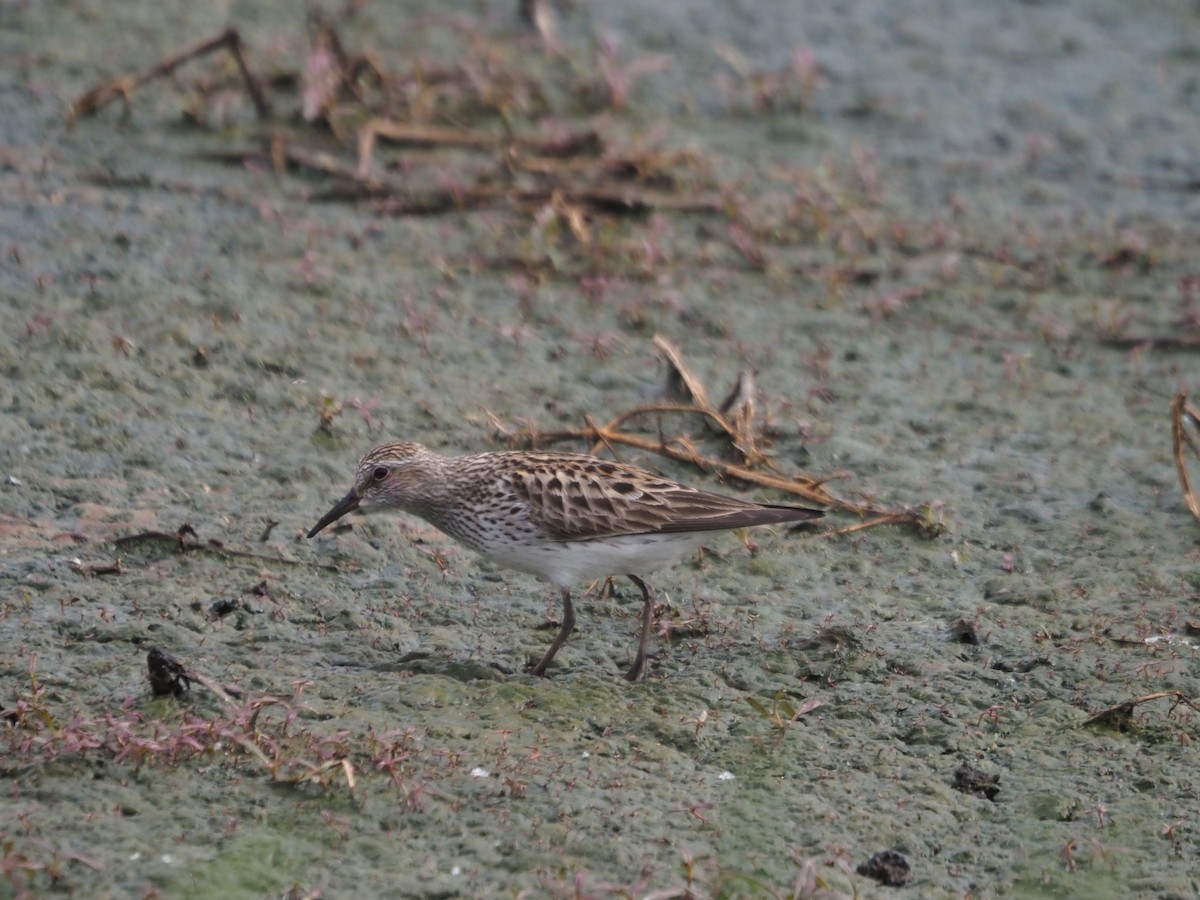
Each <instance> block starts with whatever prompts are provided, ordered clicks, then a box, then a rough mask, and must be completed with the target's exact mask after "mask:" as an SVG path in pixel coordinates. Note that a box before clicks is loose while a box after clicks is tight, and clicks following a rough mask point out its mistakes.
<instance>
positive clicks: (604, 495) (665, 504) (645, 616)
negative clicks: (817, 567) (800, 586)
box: [308, 441, 824, 681]
mask: <svg viewBox="0 0 1200 900" xmlns="http://www.w3.org/2000/svg"><path fill="white" fill-rule="evenodd" d="M356 509H362V510H389V509H395V510H401V511H403V512H406V513H410V514H412V515H415V516H419V517H420V518H422V519H424V520H425V521H427V522H429V523H430V524H431V525H433V526H434V527H436V528H438V529H440V530H441V531H443V532H445V533H446V534H448V535H449V536H450V537H452V538H454V539H455V540H456V541H458V542H459V543H460V544H462V545H464V546H465V547H468V548H469V549H471V550H474V551H475V552H476V553H478V554H480V555H481V556H484V557H486V558H487V559H490V560H492V561H493V562H495V563H497V564H498V565H501V566H504V567H507V568H509V569H516V570H518V571H520V572H530V573H532V574H534V575H538V576H540V577H541V578H543V579H545V580H546V581H548V582H550V583H551V584H553V585H554V586H555V587H557V588H558V589H559V593H560V594H561V596H562V603H563V618H562V624H561V627H560V628H559V630H558V634H557V635H556V636H555V638H554V641H553V643H551V645H550V649H549V650H547V651H546V655H545V656H543V657H542V661H541V662H539V663H538V664H537V665H536V666H534V667H533V668H532V670H531V671H532V672H533V674H535V675H545V674H546V667H547V666H548V665H550V661H551V660H552V659H554V654H555V653H557V652H558V650H559V648H560V647H561V646H562V645H563V644H564V643H565V642H566V640H567V638H568V637H569V636H570V634H571V631H572V630H573V629H574V627H575V609H574V607H573V605H572V603H571V587H572V585H575V584H578V583H579V582H590V581H593V580H595V579H597V578H603V577H607V576H612V575H625V576H627V577H628V578H629V579H630V580H631V581H632V582H633V583H634V584H636V585H637V586H638V588H639V589H640V590H641V592H642V598H643V600H644V605H643V607H642V615H641V627H640V630H639V632H638V649H637V655H636V656H635V657H634V660H633V666H632V667H631V668H630V669H629V672H628V673H627V674H626V675H625V677H626V679H628V680H629V681H637V680H638V679H640V678H641V677H642V674H643V671H644V669H645V665H646V645H647V643H648V641H649V638H650V628H651V619H652V617H653V613H654V606H655V595H654V589H653V588H652V587H651V586H650V585H649V584H647V583H646V581H644V580H643V578H642V575H644V574H646V573H649V572H653V571H654V570H656V569H661V568H663V567H666V566H671V565H674V564H675V563H677V562H679V561H681V560H682V559H684V558H686V557H687V556H689V555H690V554H691V553H693V552H694V551H695V550H696V549H697V548H698V547H699V546H700V544H701V543H702V542H703V541H705V540H706V539H707V538H708V537H709V536H710V534H711V533H712V532H716V531H728V530H731V529H735V528H749V527H752V526H755V525H778V524H788V523H795V522H807V521H811V520H813V519H817V518H820V517H821V516H822V515H824V513H822V512H820V511H819V510H815V509H806V508H805V507H802V506H783V505H778V504H770V503H754V502H752V501H750V500H742V499H738V498H736V497H727V496H724V495H722V494H714V493H710V492H709V491H702V490H698V489H697V488H692V487H687V486H685V485H682V484H679V483H677V482H674V481H671V480H669V479H667V478H663V477H661V476H659V475H655V474H653V473H651V472H647V471H646V470H644V469H639V468H637V467H635V466H630V465H625V464H624V463H619V462H611V461H609V460H605V459H598V458H596V457H593V456H585V455H581V454H577V453H544V452H541V451H535V450H529V451H510V452H494V453H478V454H475V455H473V456H441V455H439V454H437V453H434V452H433V451H431V450H428V449H426V448H425V447H423V446H421V445H420V444H415V443H411V442H407V441H401V442H397V443H390V444H382V445H380V446H378V447H376V448H374V449H373V450H370V451H368V452H367V453H366V454H365V455H364V456H363V458H362V459H361V460H359V463H358V470H357V472H356V474H355V477H354V487H353V488H351V489H350V492H349V493H348V494H346V496H345V497H343V498H342V499H341V500H339V501H338V502H337V503H335V504H334V506H333V508H332V509H330V510H329V512H327V513H325V515H323V516H322V517H321V519H320V521H318V522H317V524H316V525H314V526H313V527H312V530H311V531H309V532H308V536H309V537H310V538H312V537H315V536H316V535H317V533H318V532H320V531H321V530H322V529H323V528H325V527H326V526H327V525H329V524H330V523H332V522H335V521H337V520H338V519H340V518H341V517H342V516H344V515H346V514H347V513H349V512H352V511H354V510H356Z"/></svg>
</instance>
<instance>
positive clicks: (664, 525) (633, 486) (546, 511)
mask: <svg viewBox="0 0 1200 900" xmlns="http://www.w3.org/2000/svg"><path fill="white" fill-rule="evenodd" d="M523 462H524V463H525V465H523V466H522V467H521V470H520V471H519V472H517V473H514V475H513V487H514V488H515V489H516V491H517V493H518V494H519V495H521V497H522V498H523V499H524V500H525V501H526V502H527V503H528V505H529V509H530V514H531V516H532V518H533V520H534V521H535V523H536V524H538V525H539V526H541V527H542V528H545V529H546V530H547V531H548V532H550V533H551V534H553V535H555V536H556V537H559V538H561V539H562V540H586V539H588V538H598V537H609V536H614V535H621V534H653V533H668V532H684V531H721V530H726V529H731V528H745V527H748V526H751V525H770V524H776V523H783V522H801V521H805V520H808V519H816V518H820V517H821V516H822V515H823V513H821V512H820V511H818V510H815V509H805V508H804V507H800V506H775V505H769V504H758V503H751V502H748V501H745V500H739V499H737V498H735V497H725V496H722V495H720V494H711V493H709V492H707V491H700V490H696V489H695V488H690V487H687V486H685V485H682V484H677V483H676V482H674V481H670V480H669V479H666V478H660V477H658V476H657V475H653V474H651V473H650V472H646V471H645V470H643V469H638V468H635V467H633V466H627V465H623V464H621V463H615V462H609V461H607V460H598V459H594V458H593V457H589V456H576V455H574V454H554V453H542V454H536V455H532V456H529V455H527V456H526V457H525V459H524V460H523Z"/></svg>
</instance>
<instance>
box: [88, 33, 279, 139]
mask: <svg viewBox="0 0 1200 900" xmlns="http://www.w3.org/2000/svg"><path fill="white" fill-rule="evenodd" d="M221 49H225V50H228V51H229V53H230V55H231V56H232V57H233V59H234V61H235V62H236V63H237V67H238V70H239V71H240V72H241V73H242V78H243V79H244V80H245V82H246V91H247V93H249V94H250V99H251V101H253V103H254V108H255V110H256V111H257V113H258V117H259V118H260V119H266V118H269V117H270V115H271V105H270V103H269V102H268V101H267V96H266V94H265V93H263V89H262V86H261V85H260V84H259V83H258V79H256V78H255V77H254V75H253V74H252V73H251V72H250V67H249V66H248V65H246V58H245V56H244V55H243V53H242V39H241V37H240V36H239V35H238V32H237V29H236V28H226V29H225V30H224V31H222V32H220V33H218V34H214V35H212V36H210V37H206V38H204V40H202V41H197V42H196V43H195V44H193V45H192V46H190V47H185V48H184V49H183V50H180V51H178V52H177V53H172V54H171V55H169V56H167V57H165V58H163V59H161V60H159V61H158V62H157V63H155V64H154V65H152V66H151V67H150V68H148V69H145V70H143V71H141V72H137V73H135V74H133V75H122V76H121V77H119V78H115V79H113V80H112V81H110V82H108V83H107V84H102V85H100V86H99V87H94V88H92V89H91V90H90V91H87V92H86V93H84V94H81V95H80V96H79V97H77V98H76V99H75V100H74V101H73V102H72V103H71V106H70V108H69V109H68V110H67V124H68V125H73V124H75V120H76V119H78V118H79V117H80V116H90V115H91V114H92V113H94V112H97V111H99V110H101V109H103V108H104V107H106V106H108V104H110V103H112V102H113V101H114V100H116V99H118V98H120V99H121V100H122V101H124V103H125V109H126V112H128V111H129V107H130V103H131V101H132V97H133V92H134V91H135V90H137V89H138V88H139V87H141V86H142V85H143V84H146V82H148V81H153V80H154V79H156V78H162V77H163V76H164V75H170V74H171V73H172V72H174V71H175V70H176V69H178V68H179V67H180V66H181V65H183V64H184V63H185V62H188V61H189V60H192V59H195V58H196V57H199V56H206V55H207V54H209V53H212V52H213V51H214V50H221Z"/></svg>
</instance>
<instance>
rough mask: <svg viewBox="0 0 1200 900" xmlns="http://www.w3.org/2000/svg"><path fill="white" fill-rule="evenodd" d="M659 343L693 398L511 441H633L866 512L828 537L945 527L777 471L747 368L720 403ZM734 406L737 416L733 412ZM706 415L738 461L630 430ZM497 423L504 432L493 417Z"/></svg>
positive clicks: (598, 444)
mask: <svg viewBox="0 0 1200 900" xmlns="http://www.w3.org/2000/svg"><path fill="white" fill-rule="evenodd" d="M654 345H655V347H657V348H658V350H659V352H660V353H662V355H663V357H664V358H665V359H666V361H667V365H668V366H669V368H670V372H671V374H670V380H671V383H672V385H673V386H674V388H675V390H676V392H677V393H682V394H683V395H684V396H685V397H686V398H687V399H688V400H690V401H691V402H659V403H645V404H641V405H639V406H636V407H634V408H633V409H628V410H625V411H624V412H621V413H619V414H617V415H616V416H614V417H613V418H612V419H610V420H609V421H607V422H605V423H604V424H597V423H596V422H595V421H594V420H593V419H592V417H591V416H587V417H585V421H586V425H585V427H583V428H571V429H564V430H560V431H551V432H541V431H535V430H534V429H533V428H532V427H530V428H527V429H525V430H523V431H520V432H517V433H515V434H514V433H511V432H505V434H504V436H505V437H507V438H508V439H509V440H514V439H523V440H524V441H526V442H528V443H530V444H553V443H558V442H560V441H568V440H576V441H578V440H586V441H589V442H590V443H591V444H592V452H593V453H596V452H599V451H600V450H601V449H607V450H609V451H610V452H612V450H613V448H614V447H616V446H626V447H634V448H637V449H639V450H645V451H648V452H650V453H657V454H658V455H660V456H665V457H667V458H669V459H673V460H676V461H677V462H683V463H687V464H689V465H694V466H696V467H697V468H699V469H701V470H702V471H705V472H719V473H720V474H721V475H722V476H723V477H726V478H735V479H738V480H740V481H744V482H748V483H750V484H756V485H759V486H760V487H768V488H773V489H775V490H780V491H784V492H786V493H789V494H795V495H797V496H799V497H803V498H804V499H805V500H807V501H808V502H810V503H817V504H821V505H823V506H832V507H834V508H836V509H840V510H842V511H845V512H849V513H853V514H855V515H858V516H862V517H865V518H866V521H863V522H859V523H856V524H854V525H850V526H847V527H846V528H842V529H837V530H831V531H827V532H823V534H826V535H836V534H850V533H853V532H855V531H861V530H863V529H866V528H875V527H878V526H880V525H910V526H912V527H914V528H916V529H917V530H918V531H919V532H920V533H921V534H923V535H925V536H927V537H933V536H936V535H937V534H939V533H940V532H941V530H942V526H941V523H940V522H939V521H937V520H936V519H935V518H932V517H931V516H929V515H928V514H927V510H925V509H907V508H905V509H881V508H878V507H876V506H874V505H872V504H869V503H854V502H852V501H849V500H845V499H842V498H840V497H837V496H835V495H834V494H832V493H830V492H829V491H828V490H827V489H826V487H825V485H826V484H827V483H828V482H830V481H832V480H834V479H835V478H841V477H843V474H842V473H837V474H835V475H832V476H829V477H826V478H824V479H817V478H813V477H812V476H810V475H805V474H786V473H782V472H779V471H776V470H775V469H774V467H773V464H772V462H771V459H770V458H769V456H768V455H767V454H766V452H765V451H764V450H763V449H762V446H763V439H762V438H761V436H760V435H759V433H758V432H757V430H756V423H755V422H754V419H753V414H752V413H753V404H752V400H751V397H750V394H752V393H753V390H754V388H753V381H752V379H750V377H749V376H748V374H747V373H745V372H743V373H742V375H741V376H740V377H739V382H738V385H737V386H736V387H735V389H734V390H733V391H732V392H731V393H730V395H729V397H728V398H727V399H726V401H725V402H724V403H723V404H722V407H721V408H720V409H718V408H717V407H715V406H713V404H712V402H711V401H710V400H709V394H708V390H707V389H706V388H705V386H704V383H703V382H702V381H701V380H700V378H699V377H697V376H696V375H695V374H694V373H693V372H692V371H691V369H690V368H689V367H688V366H687V363H686V362H685V361H684V358H683V353H682V351H681V350H680V349H679V347H677V346H676V345H675V344H673V343H672V342H670V341H669V340H667V339H666V338H664V337H662V336H661V335H656V336H655V338H654ZM730 410H732V411H733V416H732V418H731V416H730V415H729V414H728V413H729V412H730ZM664 414H666V415H671V414H675V415H686V416H702V417H703V418H704V420H705V421H706V422H708V423H709V424H710V425H711V426H713V427H714V428H715V429H716V430H717V431H718V432H719V433H721V434H722V435H724V437H725V438H726V439H727V441H728V443H729V446H730V447H731V448H733V449H734V450H736V451H737V452H738V454H739V455H740V456H741V461H740V462H729V461H728V460H724V459H719V458H716V457H713V456H708V455H706V454H704V453H701V452H700V450H698V449H697V447H696V445H695V444H694V443H693V442H692V440H691V439H690V438H689V437H687V436H686V435H684V434H674V435H671V436H663V435H661V434H660V435H659V436H656V437H649V436H647V435H644V434H638V433H634V432H630V431H628V430H625V426H626V425H627V424H628V423H629V422H630V421H631V420H635V419H638V418H641V417H643V416H648V415H657V416H661V415H664ZM493 427H494V428H496V430H498V431H502V429H499V428H498V427H497V426H496V423H493Z"/></svg>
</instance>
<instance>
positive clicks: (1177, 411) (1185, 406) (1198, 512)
mask: <svg viewBox="0 0 1200 900" xmlns="http://www.w3.org/2000/svg"><path fill="white" fill-rule="evenodd" d="M1185 420H1186V421H1185ZM1187 421H1190V422H1191V423H1192V427H1193V428H1195V429H1197V430H1198V431H1200V411H1197V410H1196V408H1195V407H1194V406H1191V405H1190V404H1189V403H1188V402H1187V391H1180V392H1179V393H1178V394H1176V395H1175V399H1174V400H1172V401H1171V432H1172V436H1173V438H1174V444H1175V469H1176V471H1178V472H1179V483H1180V485H1181V486H1182V487H1183V499H1184V502H1185V503H1187V506H1188V509H1190V510H1191V511H1192V515H1193V516H1195V517H1196V518H1197V519H1200V500H1197V499H1196V492H1195V491H1194V490H1192V482H1191V479H1190V478H1189V477H1188V471H1187V464H1186V463H1185V462H1184V460H1183V447H1184V444H1186V445H1187V446H1188V448H1189V449H1190V450H1191V451H1192V453H1193V454H1194V455H1197V456H1200V449H1197V447H1196V442H1195V441H1194V440H1193V439H1192V436H1191V435H1190V434H1188V432H1187V428H1186V424H1187Z"/></svg>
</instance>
